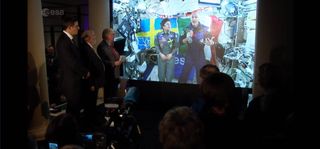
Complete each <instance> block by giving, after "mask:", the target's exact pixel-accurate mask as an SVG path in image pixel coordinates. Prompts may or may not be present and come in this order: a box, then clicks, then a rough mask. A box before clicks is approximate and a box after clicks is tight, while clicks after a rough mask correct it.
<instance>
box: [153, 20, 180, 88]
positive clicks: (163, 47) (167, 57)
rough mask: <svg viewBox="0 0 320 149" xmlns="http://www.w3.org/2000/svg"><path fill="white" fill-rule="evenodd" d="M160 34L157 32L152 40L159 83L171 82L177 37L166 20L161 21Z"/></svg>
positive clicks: (177, 44)
mask: <svg viewBox="0 0 320 149" xmlns="http://www.w3.org/2000/svg"><path fill="white" fill-rule="evenodd" d="M161 28H162V29H163V31H162V32H159V33H158V34H157V35H156V37H155V40H154V44H155V48H156V50H157V53H158V54H159V55H158V77H159V81H163V82H172V80H173V77H174V63H175V59H174V53H175V52H176V51H177V49H178V48H179V36H178V34H177V33H175V32H172V31H170V29H171V23H170V20H169V19H168V18H165V19H163V20H162V21H161Z"/></svg>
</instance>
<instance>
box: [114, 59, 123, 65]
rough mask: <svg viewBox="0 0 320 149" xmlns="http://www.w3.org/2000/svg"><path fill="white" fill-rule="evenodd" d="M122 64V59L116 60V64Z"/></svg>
mask: <svg viewBox="0 0 320 149" xmlns="http://www.w3.org/2000/svg"><path fill="white" fill-rule="evenodd" d="M121 64H122V61H121V59H119V60H117V61H115V62H114V65H115V66H120V65H121Z"/></svg>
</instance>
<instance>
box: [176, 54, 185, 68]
mask: <svg viewBox="0 0 320 149" xmlns="http://www.w3.org/2000/svg"><path fill="white" fill-rule="evenodd" d="M174 59H175V63H174V64H175V65H182V66H183V65H184V63H185V58H184V57H178V56H176V57H175V58H174Z"/></svg>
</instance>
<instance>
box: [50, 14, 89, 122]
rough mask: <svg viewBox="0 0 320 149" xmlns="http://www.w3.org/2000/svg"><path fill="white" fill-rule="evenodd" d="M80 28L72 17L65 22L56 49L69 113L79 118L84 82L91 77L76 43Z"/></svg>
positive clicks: (65, 19)
mask: <svg viewBox="0 0 320 149" xmlns="http://www.w3.org/2000/svg"><path fill="white" fill-rule="evenodd" d="M79 29H80V27H79V24H78V21H77V20H76V19H75V18H72V17H65V18H64V20H63V33H62V34H61V35H60V37H59V39H58V41H57V45H56V49H57V56H58V60H59V71H60V72H59V73H60V75H61V84H60V85H61V91H62V94H63V95H64V96H65V97H66V98H67V102H68V104H67V113H71V114H73V115H74V116H75V117H77V118H79V116H80V110H81V108H82V103H81V92H82V87H83V86H82V83H83V80H85V79H88V78H89V76H90V72H89V70H88V69H87V68H86V67H85V66H84V64H83V62H82V59H81V58H82V57H81V53H80V51H79V48H78V46H77V45H76V43H75V41H74V36H76V35H77V34H78V31H79Z"/></svg>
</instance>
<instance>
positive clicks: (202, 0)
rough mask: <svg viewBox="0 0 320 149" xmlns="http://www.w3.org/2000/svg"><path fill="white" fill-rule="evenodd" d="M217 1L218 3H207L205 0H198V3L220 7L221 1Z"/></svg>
mask: <svg viewBox="0 0 320 149" xmlns="http://www.w3.org/2000/svg"><path fill="white" fill-rule="evenodd" d="M217 1H219V2H207V0H198V3H200V4H209V5H217V6H220V4H221V2H222V0H217Z"/></svg>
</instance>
